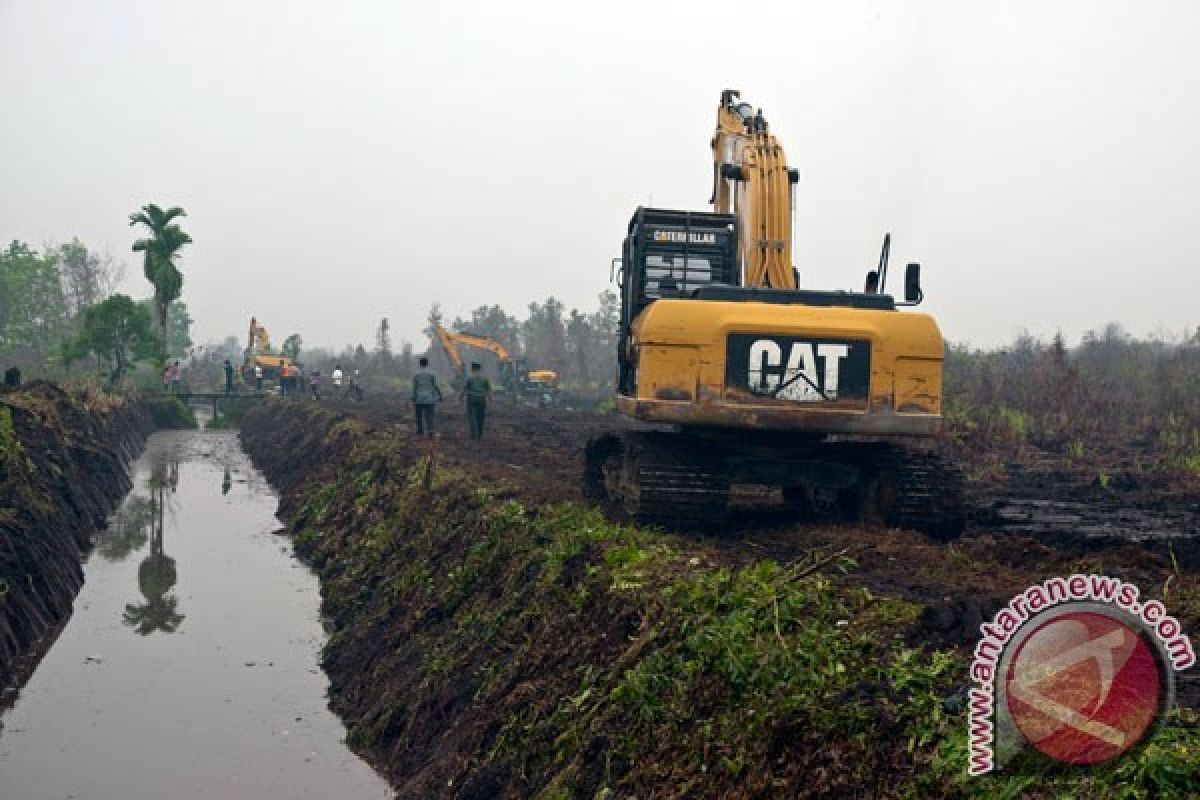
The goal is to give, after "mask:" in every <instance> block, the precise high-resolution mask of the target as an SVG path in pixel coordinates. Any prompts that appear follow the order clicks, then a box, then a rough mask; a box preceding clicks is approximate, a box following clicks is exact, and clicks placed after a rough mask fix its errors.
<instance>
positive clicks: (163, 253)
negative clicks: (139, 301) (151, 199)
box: [129, 203, 192, 360]
mask: <svg viewBox="0 0 1200 800" xmlns="http://www.w3.org/2000/svg"><path fill="white" fill-rule="evenodd" d="M186 216H187V212H185V211H184V210H183V209H182V208H180V207H179V206H173V207H172V208H169V209H167V210H166V211H163V210H162V208H160V207H159V206H157V205H155V204H154V203H150V204H148V205H144V206H142V210H141V211H137V212H134V213H133V214H130V215H129V224H130V225H131V226H133V225H145V226H146V228H147V229H149V231H150V236H149V237H148V238H145V239H138V240H137V241H136V242H134V243H133V251H134V252H135V253H142V254H143V267H144V269H145V273H146V280H148V281H150V283H151V284H153V286H154V314H155V317H156V318H157V319H158V330H159V334H160V335H161V336H162V345H161V346H162V348H163V358H164V360H165V359H166V357H167V353H166V347H167V314H168V311H169V310H170V307H171V303H172V302H174V301H175V300H177V299H178V298H179V295H180V294H181V293H182V292H183V273H181V272H180V271H179V268H178V267H177V266H176V265H175V262H176V260H177V259H178V258H179V251H180V250H182V249H183V246H184V245H185V244H191V241H192V237H191V236H189V235H188V234H187V233H186V232H185V231H184V230H183V228H180V227H179V224H178V223H176V222H174V221H173V220H174V219H176V218H177V217H186Z"/></svg>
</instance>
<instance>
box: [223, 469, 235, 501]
mask: <svg viewBox="0 0 1200 800" xmlns="http://www.w3.org/2000/svg"><path fill="white" fill-rule="evenodd" d="M232 488H233V473H231V472H230V471H229V467H225V477H223V478H221V494H229V490H230V489H232Z"/></svg>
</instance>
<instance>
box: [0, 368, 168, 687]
mask: <svg viewBox="0 0 1200 800" xmlns="http://www.w3.org/2000/svg"><path fill="white" fill-rule="evenodd" d="M187 422H188V421H187V419H186V418H185V416H184V415H183V414H182V413H181V410H180V408H179V407H177V406H176V405H175V404H161V403H155V404H147V403H143V402H131V401H129V400H126V399H124V398H122V397H118V396H113V395H106V394H98V393H95V392H92V391H89V390H82V389H81V390H70V391H67V390H64V389H62V388H60V387H58V386H55V385H53V384H49V383H41V382H38V383H33V384H30V385H28V386H26V387H25V388H22V389H19V390H8V391H2V392H0V691H3V693H4V694H3V696H0V706H3V704H4V702H3V701H4V700H5V699H9V697H10V696H11V694H12V692H13V690H14V688H15V687H16V686H19V685H20V683H21V682H23V680H24V678H25V677H27V676H28V673H29V672H30V671H31V670H32V668H33V666H34V664H35V663H36V660H37V658H38V656H39V655H40V654H41V653H42V652H44V649H45V646H46V645H47V644H48V643H49V641H51V640H52V639H53V636H54V635H55V634H56V633H57V631H58V630H59V629H60V627H61V624H62V623H63V622H64V621H65V620H66V619H67V617H68V616H69V615H70V613H71V605H72V602H73V600H74V597H75V594H76V592H78V591H79V587H80V585H81V584H82V582H83V569H82V561H83V556H84V554H85V553H86V552H87V551H88V549H89V548H90V546H91V538H92V536H93V535H94V534H95V532H96V531H97V530H98V529H99V528H101V527H102V526H103V525H104V524H105V521H106V519H107V517H108V515H109V514H110V513H111V512H112V511H113V509H115V508H116V506H117V504H118V503H120V501H121V498H122V497H123V496H124V495H125V493H126V492H127V491H128V490H129V488H130V483H129V475H128V472H127V467H128V465H129V462H130V461H131V460H132V459H133V458H134V457H135V456H136V455H137V454H138V453H139V452H140V451H141V448H142V445H143V443H144V441H145V438H146V435H147V434H148V433H149V432H150V431H151V430H153V429H154V428H155V427H179V426H182V425H185V424H187Z"/></svg>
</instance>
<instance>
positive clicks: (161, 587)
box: [124, 456, 184, 636]
mask: <svg viewBox="0 0 1200 800" xmlns="http://www.w3.org/2000/svg"><path fill="white" fill-rule="evenodd" d="M149 488H150V503H149V506H150V508H149V514H148V515H147V516H148V518H149V527H150V554H149V555H148V556H146V557H145V558H144V559H143V560H142V563H141V564H140V565H139V566H138V588H140V589H141V591H142V596H143V597H144V598H145V599H146V602H145V603H143V604H141V605H134V604H133V603H128V604H126V606H125V614H124V618H125V624H126V625H128V626H130V627H131V628H133V629H134V630H135V631H136V632H137V633H138V634H140V635H142V636H148V635H149V634H151V633H154V632H155V631H161V632H162V633H174V632H175V631H177V630H179V626H180V625H181V624H183V620H184V615H183V614H180V613H179V612H178V610H177V608H178V604H179V601H178V599H177V598H176V597H175V595H173V594H171V593H170V592H171V589H172V588H174V586H175V581H176V580H177V578H178V575H177V573H176V570H175V559H173V558H171V557H170V556H169V555H167V554H166V552H165V551H164V549H163V530H164V527H165V525H164V523H165V521H166V508H167V505H168V495H167V490H168V489H170V490H171V493H172V494H173V493H174V492H175V490H176V489H178V488H179V459H178V457H176V456H169V457H168V458H167V459H164V460H161V461H156V462H155V464H154V466H153V468H152V470H151V476H150V481H149ZM142 530H143V531H144V530H145V528H144V527H143V528H142ZM143 536H144V534H143ZM143 541H144V539H143Z"/></svg>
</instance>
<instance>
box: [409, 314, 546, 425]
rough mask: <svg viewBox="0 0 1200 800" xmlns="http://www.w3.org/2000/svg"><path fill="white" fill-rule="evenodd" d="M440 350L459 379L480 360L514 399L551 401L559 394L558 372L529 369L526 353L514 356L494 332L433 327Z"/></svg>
mask: <svg viewBox="0 0 1200 800" xmlns="http://www.w3.org/2000/svg"><path fill="white" fill-rule="evenodd" d="M432 338H433V341H434V342H435V343H436V344H437V345H438V347H437V351H438V352H440V353H441V354H442V355H443V358H444V360H445V362H446V363H447V364H448V365H449V366H450V367H451V368H452V370H453V373H454V375H453V378H454V380H456V381H458V380H461V379H463V378H465V377H466V374H467V368H468V366H469V365H470V364H471V363H472V362H475V363H478V364H479V365H480V368H481V370H482V372H483V374H484V376H485V377H487V378H488V379H489V380H492V381H495V382H496V383H497V385H499V386H501V387H503V388H504V390H505V391H506V392H509V393H510V396H511V397H512V399H514V400H516V399H519V398H521V397H529V398H533V399H536V400H537V402H538V404H539V405H549V404H553V403H554V402H555V401H556V398H557V396H558V373H557V372H555V371H554V370H551V369H537V370H530V369H528V366H527V364H526V360H525V358H524V356H512V355H510V354H509V352H508V348H506V347H505V346H504V345H502V344H500V342H498V341H496V340H495V339H494V338H492V337H491V336H483V335H481V334H476V333H466V332H462V331H449V330H446V329H445V328H443V327H442V326H441V325H436V326H434V328H433V336H432Z"/></svg>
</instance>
